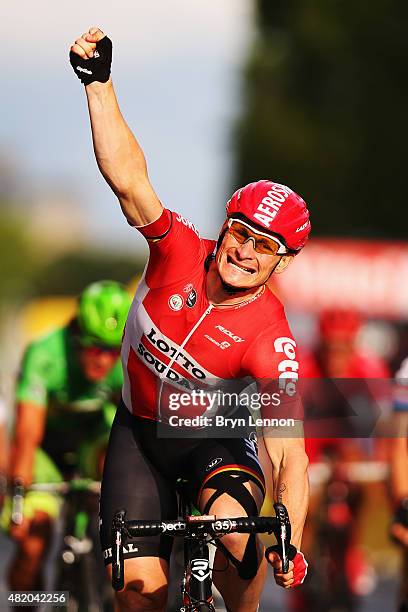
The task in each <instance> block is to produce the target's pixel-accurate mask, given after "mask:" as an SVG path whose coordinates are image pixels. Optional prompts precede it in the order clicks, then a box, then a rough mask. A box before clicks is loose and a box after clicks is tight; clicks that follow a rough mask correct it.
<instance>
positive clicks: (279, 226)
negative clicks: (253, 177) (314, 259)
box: [223, 180, 311, 254]
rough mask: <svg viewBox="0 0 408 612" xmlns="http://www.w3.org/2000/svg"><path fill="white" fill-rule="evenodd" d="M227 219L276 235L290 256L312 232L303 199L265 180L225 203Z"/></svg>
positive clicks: (247, 187) (240, 190) (302, 245)
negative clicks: (241, 220) (246, 223)
mask: <svg viewBox="0 0 408 612" xmlns="http://www.w3.org/2000/svg"><path fill="white" fill-rule="evenodd" d="M227 218H228V219H230V218H233V219H244V220H246V221H247V222H249V223H250V225H251V226H253V228H254V230H257V229H258V231H262V232H266V233H268V234H271V236H276V237H277V238H278V239H279V240H280V241H281V242H283V244H284V245H285V246H286V247H287V248H288V251H289V252H291V253H293V254H296V253H298V252H299V251H300V250H301V249H302V248H303V247H304V246H305V244H306V241H307V239H308V236H309V233H310V229H311V226H310V220H309V211H308V209H307V206H306V203H305V202H304V201H303V200H302V198H301V197H300V196H299V195H298V194H297V193H295V192H294V191H292V189H290V188H289V187H286V186H285V185H280V184H279V183H273V182H272V181H267V180H263V181H257V182H256V183H249V185H246V186H245V187H241V189H238V191H236V192H235V193H234V194H233V195H232V197H231V199H230V200H228V202H227ZM223 229H224V227H223Z"/></svg>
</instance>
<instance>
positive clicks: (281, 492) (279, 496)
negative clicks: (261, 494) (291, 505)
mask: <svg viewBox="0 0 408 612" xmlns="http://www.w3.org/2000/svg"><path fill="white" fill-rule="evenodd" d="M284 491H286V485H285V483H284V482H281V484H280V485H279V491H278V502H279V503H280V504H281V503H282V499H283V492H284Z"/></svg>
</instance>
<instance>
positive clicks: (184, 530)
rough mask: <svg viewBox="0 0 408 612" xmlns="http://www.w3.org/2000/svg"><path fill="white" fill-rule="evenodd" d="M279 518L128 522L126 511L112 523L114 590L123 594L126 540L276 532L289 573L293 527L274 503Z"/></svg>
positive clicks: (282, 508) (280, 508)
mask: <svg viewBox="0 0 408 612" xmlns="http://www.w3.org/2000/svg"><path fill="white" fill-rule="evenodd" d="M274 508H275V512H276V516H274V517H271V516H254V517H248V516H245V517H238V518H222V519H217V518H216V517H215V516H193V517H188V518H186V519H185V520H184V519H181V520H172V521H167V520H166V521H155V520H152V521H149V520H148V521H142V520H129V521H126V520H125V517H126V510H119V511H117V512H116V513H115V515H114V517H113V521H112V555H113V561H112V587H113V588H114V589H115V591H120V590H121V589H123V587H124V561H123V546H122V542H123V538H124V537H125V538H126V537H129V538H136V537H142V536H155V535H168V536H171V537H184V538H190V539H197V540H205V539H206V538H208V537H215V538H217V537H221V536H223V535H225V534H227V533H274V534H275V537H276V540H277V542H278V547H279V556H280V558H281V559H282V570H283V573H287V572H288V570H289V559H288V557H287V551H288V549H289V544H290V537H291V526H290V521H289V516H288V512H287V510H286V508H285V506H284V505H283V504H280V503H276V504H274Z"/></svg>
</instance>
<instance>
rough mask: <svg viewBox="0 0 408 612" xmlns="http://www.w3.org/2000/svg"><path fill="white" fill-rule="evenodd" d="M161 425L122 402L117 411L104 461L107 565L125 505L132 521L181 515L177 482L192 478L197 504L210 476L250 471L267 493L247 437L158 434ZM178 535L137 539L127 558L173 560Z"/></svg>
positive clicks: (103, 529) (190, 488)
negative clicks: (114, 525) (115, 526)
mask: <svg viewBox="0 0 408 612" xmlns="http://www.w3.org/2000/svg"><path fill="white" fill-rule="evenodd" d="M156 432H157V423H155V422H154V421H151V420H149V419H145V418H140V417H136V416H134V415H132V414H130V412H129V411H128V410H127V408H126V407H125V406H124V405H123V404H121V405H120V406H119V408H118V410H117V413H116V416H115V420H114V422H113V425H112V430H111V434H110V438H109V445H108V450H107V454H106V459H105V465H104V471H103V478H102V489H101V500H100V521H99V522H100V537H101V545H102V550H103V556H104V560H105V565H108V564H109V563H112V547H111V523H112V518H113V515H114V513H115V512H116V511H117V510H119V509H126V518H127V519H149V520H150V519H152V520H157V519H159V520H164V519H167V520H171V519H177V518H178V516H177V496H176V488H175V487H176V481H177V479H179V478H184V479H187V480H188V482H189V485H188V495H189V498H190V500H191V501H192V502H193V503H194V504H197V498H198V496H199V493H200V490H201V488H202V487H203V485H204V484H206V483H207V482H208V481H209V480H210V478H212V477H213V476H214V475H215V474H217V475H218V474H220V473H222V472H223V471H224V472H225V474H231V473H238V472H239V473H240V474H241V473H242V472H246V473H247V474H248V475H250V476H251V480H253V481H255V482H256V483H257V484H258V485H259V488H260V490H261V492H262V493H263V494H265V484H264V483H265V481H264V476H263V473H262V469H261V466H260V464H259V462H258V458H257V455H256V445H255V444H254V442H253V441H252V440H249V439H248V438H247V439H244V438H229V439H222V440H220V439H213V438H211V439H202V438H201V439H174V438H158V437H157V433H156ZM172 543H173V538H171V537H169V536H155V537H146V538H134V539H132V540H131V541H129V542H127V543H125V546H124V558H125V559H129V558H132V557H160V558H162V559H165V560H167V561H169V559H170V554H171V548H172Z"/></svg>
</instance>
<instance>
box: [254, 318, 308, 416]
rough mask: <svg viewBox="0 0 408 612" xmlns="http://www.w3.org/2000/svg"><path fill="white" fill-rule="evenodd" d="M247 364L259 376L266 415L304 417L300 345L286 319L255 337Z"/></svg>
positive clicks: (258, 380) (262, 409)
mask: <svg viewBox="0 0 408 612" xmlns="http://www.w3.org/2000/svg"><path fill="white" fill-rule="evenodd" d="M243 366H244V370H245V374H246V375H249V376H250V377H251V378H253V379H255V380H256V383H257V387H258V392H259V394H260V395H261V397H260V404H261V413H262V417H263V418H265V417H266V418H279V419H280V418H282V419H294V420H303V407H302V402H301V399H300V393H299V392H298V378H299V362H298V359H297V346H296V342H295V340H294V338H293V336H292V333H291V331H290V329H289V326H288V324H287V322H286V320H282V321H279V322H278V323H277V324H276V325H273V326H271V327H270V328H268V329H267V330H265V331H264V332H261V333H260V334H259V335H258V336H257V338H255V340H254V341H253V342H252V343H251V346H250V347H249V348H248V350H247V352H246V354H245V357H244V360H243Z"/></svg>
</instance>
